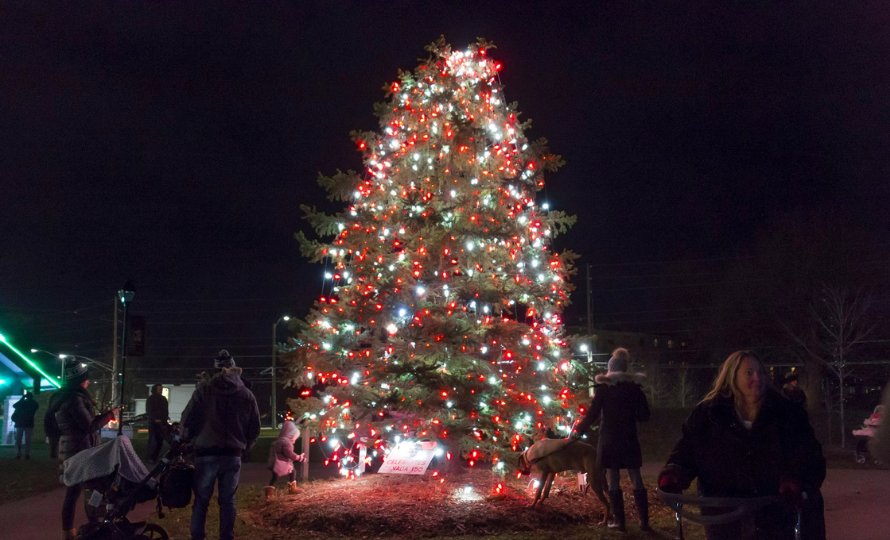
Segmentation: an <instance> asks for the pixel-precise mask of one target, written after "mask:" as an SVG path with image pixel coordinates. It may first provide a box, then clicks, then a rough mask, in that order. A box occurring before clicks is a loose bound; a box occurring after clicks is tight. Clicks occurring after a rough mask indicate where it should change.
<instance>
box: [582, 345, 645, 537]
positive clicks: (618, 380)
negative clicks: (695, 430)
mask: <svg viewBox="0 0 890 540" xmlns="http://www.w3.org/2000/svg"><path fill="white" fill-rule="evenodd" d="M628 364H630V353H629V352H628V351H627V349H625V348H618V349H615V351H613V352H612V358H611V359H610V360H609V371H608V372H607V373H606V374H605V375H597V376H596V378H595V379H594V381H595V384H594V391H595V393H594V396H593V401H592V402H591V403H590V408H589V409H588V411H587V414H586V415H585V416H584V419H583V420H581V422H580V423H579V424H578V425H577V426H576V427H575V429H574V430H573V431H572V434H571V437H572V438H574V439H577V438H580V437H581V435H583V434H584V433H585V432H586V431H587V429H588V428H589V427H590V426H591V425H593V424H594V423H596V422H599V423H600V429H599V441H598V443H597V456H598V459H599V461H600V463H601V464H602V467H603V468H604V469H606V471H607V473H606V475H607V479H608V482H609V500H610V502H611V503H612V514H613V519H612V521H611V522H610V523H609V528H612V529H617V530H619V531H624V530H625V519H624V496H623V494H622V493H621V483H620V478H621V477H620V472H621V469H627V472H628V474H629V475H630V479H631V482H632V483H633V495H634V502H635V503H636V505H637V510H638V511H639V514H640V529H641V530H643V531H648V530H649V499H648V497H647V494H646V488H645V486H644V485H643V477H642V476H641V475H640V467H642V466H643V453H642V450H641V449H640V440H639V436H638V434H637V422H646V421H647V420H649V403H648V402H647V401H646V395H645V394H643V389H642V387H641V386H640V385H641V383H642V382H643V380H644V379H645V375H643V374H642V373H637V374H636V375H628V373H627V369H628Z"/></svg>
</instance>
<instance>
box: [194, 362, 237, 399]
mask: <svg viewBox="0 0 890 540" xmlns="http://www.w3.org/2000/svg"><path fill="white" fill-rule="evenodd" d="M241 372H242V370H241V368H240V367H237V366H235V367H230V368H221V369H220V370H219V371H217V372H216V373H207V372H206V371H205V372H202V373H201V380H200V381H198V387H201V386H212V387H214V388H215V389H216V390H218V391H220V392H222V393H223V394H232V393H234V392H237V391H238V388H240V387H243V386H244V383H243V382H242V381H241Z"/></svg>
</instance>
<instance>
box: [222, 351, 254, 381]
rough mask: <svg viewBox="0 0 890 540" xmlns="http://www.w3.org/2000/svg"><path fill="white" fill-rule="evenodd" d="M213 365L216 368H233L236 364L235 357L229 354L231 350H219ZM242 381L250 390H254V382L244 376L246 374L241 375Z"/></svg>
mask: <svg viewBox="0 0 890 540" xmlns="http://www.w3.org/2000/svg"><path fill="white" fill-rule="evenodd" d="M213 367H215V368H216V369H223V368H226V369H228V368H233V367H236V366H235V359H234V358H233V357H232V355H231V354H229V351H227V350H225V349H223V350H221V351H219V354H217V355H216V358H214V360H213ZM241 382H242V383H244V386H246V387H247V389H248V390H251V391H252V390H253V384H251V382H250V381H249V380H247V379H245V378H244V374H243V373H242V375H241Z"/></svg>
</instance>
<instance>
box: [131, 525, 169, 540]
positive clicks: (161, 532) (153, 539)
mask: <svg viewBox="0 0 890 540" xmlns="http://www.w3.org/2000/svg"><path fill="white" fill-rule="evenodd" d="M133 540H170V535H169V534H167V530H166V529H164V528H163V527H161V526H160V525H155V524H154V523H149V524H148V525H146V526H145V528H144V529H142V534H140V535H139V536H134V537H133Z"/></svg>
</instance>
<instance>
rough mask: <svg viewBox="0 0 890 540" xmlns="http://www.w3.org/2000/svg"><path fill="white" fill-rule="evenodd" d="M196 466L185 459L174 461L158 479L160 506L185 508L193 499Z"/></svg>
mask: <svg viewBox="0 0 890 540" xmlns="http://www.w3.org/2000/svg"><path fill="white" fill-rule="evenodd" d="M194 479H195V466H194V465H192V464H190V463H185V462H183V461H176V462H174V463H173V464H172V465H171V466H170V468H169V469H167V471H166V472H165V473H163V474H162V475H161V477H160V479H159V480H158V482H159V497H158V507H160V506H161V505H163V506H166V507H167V508H185V507H186V506H188V505H189V503H190V502H191V501H192V483H193V482H194Z"/></svg>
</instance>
